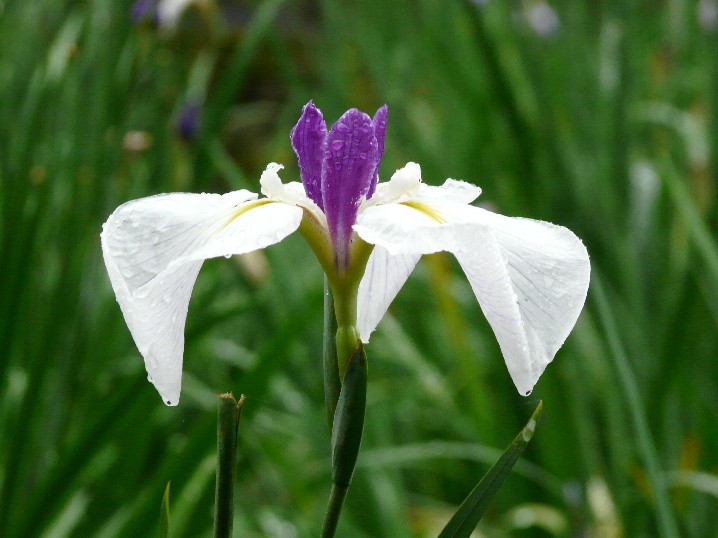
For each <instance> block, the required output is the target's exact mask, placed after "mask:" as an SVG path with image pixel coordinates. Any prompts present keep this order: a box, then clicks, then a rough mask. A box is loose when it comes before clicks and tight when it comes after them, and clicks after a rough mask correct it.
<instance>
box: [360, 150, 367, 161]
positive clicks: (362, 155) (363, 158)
mask: <svg viewBox="0 0 718 538" xmlns="http://www.w3.org/2000/svg"><path fill="white" fill-rule="evenodd" d="M359 158H360V159H362V160H366V153H364V152H361V153H360V154H359Z"/></svg>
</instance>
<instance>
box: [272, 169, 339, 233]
mask: <svg viewBox="0 0 718 538" xmlns="http://www.w3.org/2000/svg"><path fill="white" fill-rule="evenodd" d="M282 168H284V166H283V165H281V164H277V163H269V164H268V165H267V168H266V169H265V170H264V172H262V176H261V177H260V179H259V184H260V186H261V188H262V194H264V195H265V196H266V197H267V198H271V199H272V200H275V201H277V202H285V203H287V204H290V205H298V206H300V207H303V208H304V209H307V210H308V211H309V212H310V213H312V214H313V215H314V217H315V218H316V219H317V221H318V222H319V223H321V224H322V225H323V226H324V227H325V228H326V227H327V218H326V216H325V215H324V212H323V211H322V210H321V209H320V208H319V206H318V205H317V204H315V203H314V201H313V200H312V199H311V198H309V196H307V194H306V192H305V190H304V185H302V184H301V183H299V182H297V181H290V182H289V183H282V180H281V178H280V177H279V171H280V170H281V169H282Z"/></svg>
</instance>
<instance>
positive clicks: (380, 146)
mask: <svg viewBox="0 0 718 538" xmlns="http://www.w3.org/2000/svg"><path fill="white" fill-rule="evenodd" d="M388 113H389V107H387V106H386V105H383V106H381V107H379V110H377V111H376V113H375V114H374V119H372V123H373V124H374V135H375V136H376V143H377V154H376V155H377V157H376V168H375V169H374V175H373V176H372V178H371V184H370V185H369V190H368V191H367V193H366V197H367V199H368V198H371V197H372V195H373V194H374V190H375V189H376V182H377V181H378V179H379V163H380V162H381V158H382V156H383V155H384V136H385V135H386V117H387V114H388Z"/></svg>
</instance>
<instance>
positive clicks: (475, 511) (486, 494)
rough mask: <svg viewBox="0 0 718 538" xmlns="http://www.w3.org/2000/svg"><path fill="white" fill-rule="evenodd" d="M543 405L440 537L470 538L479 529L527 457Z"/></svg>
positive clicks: (465, 500) (540, 405)
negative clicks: (520, 461)
mask: <svg viewBox="0 0 718 538" xmlns="http://www.w3.org/2000/svg"><path fill="white" fill-rule="evenodd" d="M542 407H543V402H541V401H539V403H538V405H537V406H536V410H535V411H534V412H533V414H532V415H531V418H530V419H529V421H528V422H527V423H526V426H524V428H523V429H522V430H521V431H520V432H519V434H518V435H517V436H516V438H515V439H514V440H513V442H512V443H511V444H510V445H509V447H508V448H507V449H506V451H505V452H504V453H503V454H502V455H501V457H500V458H499V460H498V461H497V462H496V463H495V464H494V466H493V467H491V469H489V471H488V472H487V473H486V474H485V475H484V477H483V478H482V479H481V481H480V482H479V483H478V484H477V485H476V487H475V488H474V489H473V490H472V491H471V493H469V496H468V497H466V499H464V502H463V503H461V506H459V509H458V510H457V511H456V513H455V514H454V516H453V517H452V518H451V520H450V521H449V522H448V523H447V524H446V527H444V530H443V531H441V534H439V538H467V537H468V536H470V535H471V533H472V532H473V531H474V529H475V528H476V525H478V523H479V520H480V519H481V516H483V515H484V512H485V511H486V508H488V506H489V503H490V502H491V500H492V499H493V498H494V496H495V495H496V493H497V492H498V491H499V488H500V487H501V484H503V483H504V480H506V477H507V476H508V475H509V473H510V472H511V469H512V468H513V466H514V464H515V463H516V461H517V460H518V459H519V457H520V456H521V454H522V453H523V451H524V449H525V448H526V445H527V444H528V442H529V441H530V440H531V437H533V434H534V430H535V429H536V422H537V421H538V418H539V415H540V414H541V409H542Z"/></svg>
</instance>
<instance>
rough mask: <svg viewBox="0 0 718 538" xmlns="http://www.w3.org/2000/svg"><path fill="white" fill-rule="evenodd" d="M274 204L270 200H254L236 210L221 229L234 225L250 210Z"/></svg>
mask: <svg viewBox="0 0 718 538" xmlns="http://www.w3.org/2000/svg"><path fill="white" fill-rule="evenodd" d="M271 203H273V201H272V200H270V199H268V198H262V199H261V200H253V201H251V202H247V203H244V204H242V205H241V206H239V207H238V208H237V209H235V210H234V211H233V212H232V214H231V215H230V217H229V218H228V219H227V222H225V223H224V224H223V225H222V227H221V228H220V229H219V230H220V231H222V230H224V229H225V228H226V227H227V226H229V225H230V224H232V223H233V222H234V221H235V220H237V219H238V218H239V217H241V216H242V215H243V214H244V213H246V212H247V211H249V210H250V209H254V208H256V207H259V206H262V205H266V204H271Z"/></svg>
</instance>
